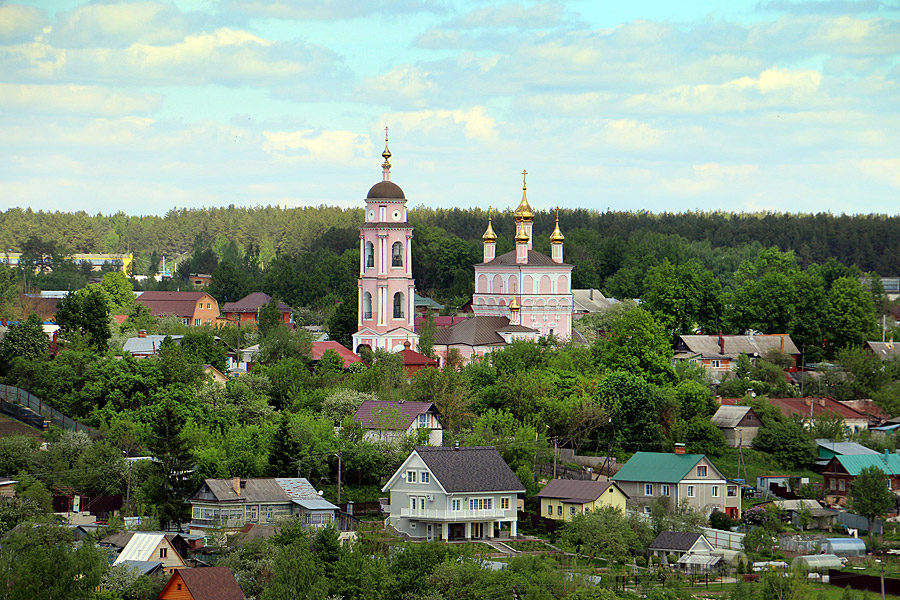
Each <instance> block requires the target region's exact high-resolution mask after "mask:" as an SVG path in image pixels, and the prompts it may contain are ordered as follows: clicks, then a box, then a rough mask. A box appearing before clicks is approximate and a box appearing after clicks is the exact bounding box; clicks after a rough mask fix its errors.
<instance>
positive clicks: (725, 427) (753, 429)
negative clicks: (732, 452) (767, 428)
mask: <svg viewBox="0 0 900 600" xmlns="http://www.w3.org/2000/svg"><path fill="white" fill-rule="evenodd" d="M712 422H713V425H715V426H716V427H718V428H719V429H720V430H721V431H722V434H723V435H724V436H725V443H726V444H728V446H730V447H732V448H750V447H751V446H753V439H754V438H755V437H756V434H757V433H759V428H760V427H761V426H762V421H760V419H759V416H758V415H757V414H756V412H754V410H753V409H752V408H751V407H749V406H720V407H719V410H717V411H716V414H714V415H713V417H712Z"/></svg>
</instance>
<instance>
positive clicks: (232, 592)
mask: <svg viewBox="0 0 900 600" xmlns="http://www.w3.org/2000/svg"><path fill="white" fill-rule="evenodd" d="M157 598H158V599H159V600H244V598H245V596H244V592H243V591H242V590H241V586H239V585H238V582H237V580H236V579H235V578H234V575H233V574H232V573H231V569H229V568H228V567H204V568H201V569H178V570H177V571H175V572H174V573H173V574H172V578H171V579H169V582H168V583H167V584H166V587H164V588H163V590H162V591H161V592H160V593H159V596H157Z"/></svg>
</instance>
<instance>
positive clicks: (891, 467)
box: [822, 451, 900, 504]
mask: <svg viewBox="0 0 900 600" xmlns="http://www.w3.org/2000/svg"><path fill="white" fill-rule="evenodd" d="M866 467H876V468H878V469H880V470H881V471H884V472H885V473H886V474H887V475H888V478H889V483H888V485H889V486H890V488H891V491H892V492H894V493H895V494H897V493H900V456H898V455H897V454H891V453H890V452H888V451H885V452H884V454H875V455H873V454H856V455H841V454H838V455H836V456H834V457H833V458H832V459H831V460H830V461H828V464H827V465H825V468H824V469H822V477H823V479H824V482H823V489H824V492H825V502H828V503H831V504H846V501H847V495H848V494H849V492H850V488H851V487H852V486H853V480H854V479H856V477H857V475H859V473H860V471H862V470H863V469H865V468H866Z"/></svg>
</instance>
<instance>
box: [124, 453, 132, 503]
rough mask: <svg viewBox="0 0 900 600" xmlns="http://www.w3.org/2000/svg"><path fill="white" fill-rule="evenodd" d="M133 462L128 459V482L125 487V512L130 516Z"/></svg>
mask: <svg viewBox="0 0 900 600" xmlns="http://www.w3.org/2000/svg"><path fill="white" fill-rule="evenodd" d="M126 460H127V458H126ZM131 462H132V461H130V460H129V461H128V483H127V485H126V487H125V514H126V515H127V516H129V517H130V516H131Z"/></svg>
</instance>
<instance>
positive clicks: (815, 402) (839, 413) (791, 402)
mask: <svg viewBox="0 0 900 600" xmlns="http://www.w3.org/2000/svg"><path fill="white" fill-rule="evenodd" d="M769 404H771V405H772V406H775V407H776V408H778V409H779V410H780V411H781V414H783V415H784V416H786V417H792V416H796V417H798V418H800V419H801V420H803V423H804V424H805V425H806V426H807V427H810V426H812V419H813V418H816V417H826V416H831V417H838V418H840V419H841V420H843V422H844V430H845V431H846V432H847V433H859V432H861V431H866V430H867V429H868V428H869V417H868V416H867V415H866V414H865V413H862V412H860V411H858V410H856V409H854V408H851V407H850V406H847V405H845V404H842V403H840V402H838V401H837V400H835V399H834V398H828V397H824V398H769Z"/></svg>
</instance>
